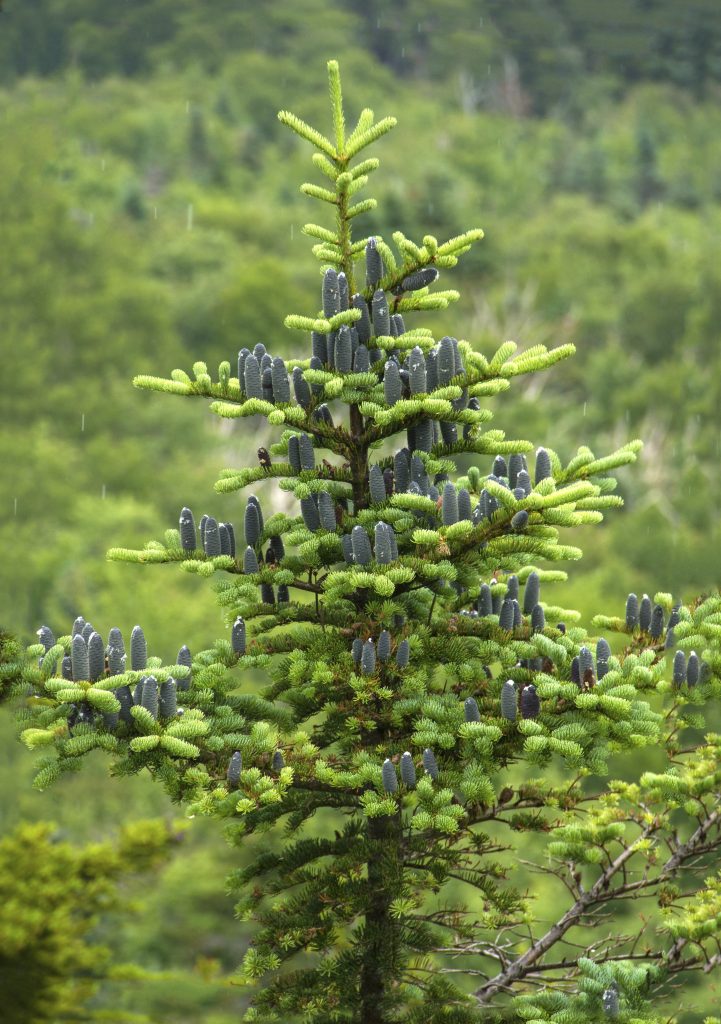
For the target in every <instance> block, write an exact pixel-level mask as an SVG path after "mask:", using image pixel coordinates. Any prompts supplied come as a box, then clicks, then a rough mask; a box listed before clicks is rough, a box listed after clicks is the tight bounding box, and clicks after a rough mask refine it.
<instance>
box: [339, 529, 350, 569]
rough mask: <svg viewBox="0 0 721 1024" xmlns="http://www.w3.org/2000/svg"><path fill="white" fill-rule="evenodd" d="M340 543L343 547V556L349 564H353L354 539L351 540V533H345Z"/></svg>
mask: <svg viewBox="0 0 721 1024" xmlns="http://www.w3.org/2000/svg"><path fill="white" fill-rule="evenodd" d="M340 544H341V547H342V549H343V558H344V559H345V560H346V562H347V563H348V565H353V541H352V540H351V535H350V534H349V533H344V534H343V536H342V537H341V539H340Z"/></svg>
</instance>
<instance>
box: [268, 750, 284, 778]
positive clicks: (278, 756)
mask: <svg viewBox="0 0 721 1024" xmlns="http://www.w3.org/2000/svg"><path fill="white" fill-rule="evenodd" d="M270 767H271V768H272V770H273V771H274V772H275V773H276V774H278V773H280V772H281V771H282V770H283V768H285V761H284V759H283V753H282V751H280V750H276V752H275V753H274V754H273V761H272V763H271V766H270Z"/></svg>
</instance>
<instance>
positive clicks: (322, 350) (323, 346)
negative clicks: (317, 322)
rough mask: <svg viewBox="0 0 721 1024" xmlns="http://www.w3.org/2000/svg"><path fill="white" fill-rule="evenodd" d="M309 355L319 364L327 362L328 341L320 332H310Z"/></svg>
mask: <svg viewBox="0 0 721 1024" xmlns="http://www.w3.org/2000/svg"><path fill="white" fill-rule="evenodd" d="M310 350H311V355H313V356H315V358H316V359H317V360H318V362H319V363H321V364H325V363H327V362H328V340H327V338H326V336H325V334H321V333H320V331H312V332H311V336H310Z"/></svg>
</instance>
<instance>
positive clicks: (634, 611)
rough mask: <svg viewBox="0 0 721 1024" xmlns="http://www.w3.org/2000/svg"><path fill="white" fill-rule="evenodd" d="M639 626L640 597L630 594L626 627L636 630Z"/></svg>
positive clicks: (627, 600) (627, 602)
mask: <svg viewBox="0 0 721 1024" xmlns="http://www.w3.org/2000/svg"><path fill="white" fill-rule="evenodd" d="M636 626H638V598H637V597H636V595H635V594H629V595H628V597H627V598H626V628H627V629H631V630H634V629H635V628H636Z"/></svg>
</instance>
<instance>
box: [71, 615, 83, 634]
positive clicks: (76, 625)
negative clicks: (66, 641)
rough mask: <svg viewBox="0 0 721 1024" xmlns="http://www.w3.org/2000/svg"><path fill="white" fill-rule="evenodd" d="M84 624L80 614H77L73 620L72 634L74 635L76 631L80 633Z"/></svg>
mask: <svg viewBox="0 0 721 1024" xmlns="http://www.w3.org/2000/svg"><path fill="white" fill-rule="evenodd" d="M84 625H85V619H84V618H83V617H82V615H78V617H77V618H76V619H75V621H74V622H73V632H72V635H73V636H75V634H76V633H82V631H83V626H84Z"/></svg>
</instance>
